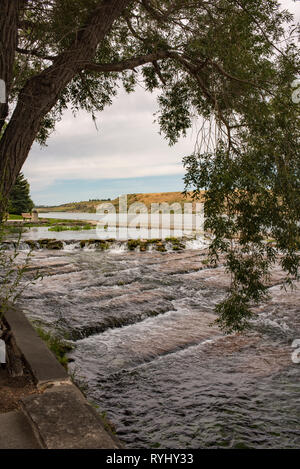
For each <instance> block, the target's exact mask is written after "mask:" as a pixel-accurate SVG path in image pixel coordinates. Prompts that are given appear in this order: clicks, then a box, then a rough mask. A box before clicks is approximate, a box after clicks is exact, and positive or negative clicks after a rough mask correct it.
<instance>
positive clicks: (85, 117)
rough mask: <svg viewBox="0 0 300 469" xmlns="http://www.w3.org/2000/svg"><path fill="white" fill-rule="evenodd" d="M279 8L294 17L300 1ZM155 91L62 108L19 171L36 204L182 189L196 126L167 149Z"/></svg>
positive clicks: (299, 10) (139, 90)
mask: <svg viewBox="0 0 300 469" xmlns="http://www.w3.org/2000/svg"><path fill="white" fill-rule="evenodd" d="M281 4H282V6H283V7H284V8H286V9H289V10H290V11H292V12H293V13H295V15H296V18H297V20H298V21H299V20H300V1H296V2H294V1H293V0H283V1H282V2H281ZM157 110H158V105H157V98H156V95H154V94H151V93H149V92H146V91H145V90H144V89H143V88H142V87H141V86H138V87H137V89H136V91H135V92H134V93H131V94H129V95H128V94H127V93H125V91H124V90H122V88H121V87H120V91H119V94H118V96H117V97H115V98H114V100H113V103H112V105H111V106H109V107H107V108H105V110H104V111H103V112H101V113H98V114H97V127H98V130H97V129H96V127H95V124H94V122H93V121H92V118H91V116H90V115H89V114H87V113H86V112H83V111H81V112H80V113H79V114H78V115H77V117H76V118H74V117H73V115H72V113H71V112H70V111H66V112H65V113H64V115H63V118H62V120H61V121H60V122H59V123H58V124H57V126H56V130H55V133H54V134H52V135H51V137H50V139H49V140H48V142H47V147H44V148H41V147H40V146H39V145H38V144H36V143H35V144H34V145H33V147H32V149H31V151H30V154H29V157H28V159H27V161H26V163H25V165H24V167H23V169H22V171H23V172H24V175H25V177H26V178H27V179H28V181H29V183H30V186H31V196H32V199H33V201H34V203H35V204H36V205H57V204H63V203H67V202H79V201H82V200H89V199H104V198H111V199H112V198H115V197H118V196H119V195H121V194H129V193H145V192H169V191H182V190H183V189H184V184H183V177H184V168H183V165H182V158H183V157H184V156H186V155H189V154H191V153H192V152H193V149H194V144H195V138H196V132H197V129H196V128H195V127H194V128H193V129H191V131H190V132H189V133H188V135H187V137H186V138H182V139H180V140H179V142H178V143H177V144H176V145H174V146H172V147H170V146H169V145H168V142H167V141H166V140H165V139H164V137H163V136H162V135H160V134H159V126H158V124H157V123H155V122H154V116H153V114H154V113H155V112H156V111H157Z"/></svg>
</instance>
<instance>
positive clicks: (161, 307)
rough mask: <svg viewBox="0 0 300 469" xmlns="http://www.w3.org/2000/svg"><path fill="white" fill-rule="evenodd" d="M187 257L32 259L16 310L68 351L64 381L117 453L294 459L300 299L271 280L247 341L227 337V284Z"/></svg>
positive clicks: (220, 272) (77, 252) (47, 255)
mask: <svg viewBox="0 0 300 469" xmlns="http://www.w3.org/2000/svg"><path fill="white" fill-rule="evenodd" d="M188 247H189V248H190V249H186V250H184V251H182V252H171V251H169V252H165V253H161V252H156V251H151V252H136V251H133V252H129V251H127V250H126V249H125V247H124V245H122V244H120V245H116V246H115V247H114V248H113V249H111V250H110V251H97V250H93V249H85V250H81V249H73V248H71V247H70V246H66V249H65V250H62V251H55V252H54V251H47V250H42V249H41V250H37V251H34V253H33V257H32V259H31V267H32V269H35V268H36V267H37V266H38V267H39V268H40V269H41V272H42V273H43V279H41V280H39V281H38V282H37V283H36V284H35V285H31V286H29V287H28V288H27V289H26V291H25V295H24V297H23V299H22V302H21V305H22V307H23V309H24V310H25V312H26V314H27V315H28V317H30V318H31V319H33V320H35V321H37V322H39V323H40V324H41V325H42V327H44V328H46V329H49V330H51V331H53V332H55V333H59V334H61V335H63V336H64V337H67V338H68V340H70V341H71V343H72V344H73V345H74V350H73V351H72V352H71V353H70V359H72V362H71V363H70V365H69V369H70V372H71V373H72V374H73V376H74V377H75V380H77V382H78V383H82V382H84V383H85V384H86V389H85V393H86V394H87V397H88V399H89V400H90V401H92V402H94V403H95V404H97V405H98V406H99V412H101V413H103V412H105V413H106V415H107V417H108V418H109V420H110V421H112V422H113V424H114V425H115V427H116V432H117V435H118V437H119V438H120V439H121V440H122V441H123V442H124V444H125V445H126V447H128V448H164V449H165V448H189V449H193V448H221V447H230V448H244V447H247V448H300V428H299V416H300V415H299V414H300V383H299V375H300V364H299V363H298V364H297V363H293V361H292V359H291V354H292V351H293V349H292V348H291V344H292V342H293V340H294V339H297V338H300V315H299V297H300V295H299V290H294V291H292V292H290V291H287V292H285V291H284V290H282V289H281V283H282V278H283V276H282V273H281V272H280V270H279V269H275V271H274V273H273V276H272V280H271V285H270V293H271V298H270V300H269V301H268V302H266V303H265V304H263V305H261V306H260V307H259V308H257V310H256V312H257V313H258V316H257V319H256V321H255V324H254V328H253V330H252V331H251V333H248V334H247V335H232V336H224V335H223V334H222V333H221V332H220V330H219V329H218V328H217V327H216V325H212V323H213V321H214V319H215V315H214V306H215V304H216V303H217V302H218V301H220V300H221V299H222V298H223V297H224V295H225V292H226V288H227V286H228V283H229V280H228V277H227V276H226V274H225V273H224V269H223V267H222V265H219V266H217V267H216V268H212V266H210V265H209V264H208V263H207V253H206V251H205V250H203V249H202V250H199V249H191V248H195V247H197V246H196V244H194V245H192V244H191V245H189V246H188ZM198 248H199V245H198Z"/></svg>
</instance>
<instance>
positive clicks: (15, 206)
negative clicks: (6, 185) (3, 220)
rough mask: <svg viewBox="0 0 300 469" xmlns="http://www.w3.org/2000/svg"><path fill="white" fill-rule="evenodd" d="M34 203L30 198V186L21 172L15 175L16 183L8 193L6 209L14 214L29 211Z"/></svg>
mask: <svg viewBox="0 0 300 469" xmlns="http://www.w3.org/2000/svg"><path fill="white" fill-rule="evenodd" d="M33 207H34V204H33V202H32V200H31V198H30V186H29V184H28V182H27V180H26V179H25V178H24V176H23V174H22V173H20V174H19V175H18V176H17V180H16V183H15V185H14V187H13V189H12V191H11V193H10V198H9V203H8V211H9V213H12V214H14V215H21V214H22V213H24V212H31V210H32V209H33Z"/></svg>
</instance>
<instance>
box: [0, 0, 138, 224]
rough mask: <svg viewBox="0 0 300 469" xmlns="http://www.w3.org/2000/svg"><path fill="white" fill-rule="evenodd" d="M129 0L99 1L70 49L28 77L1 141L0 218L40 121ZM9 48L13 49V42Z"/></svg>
mask: <svg viewBox="0 0 300 469" xmlns="http://www.w3.org/2000/svg"><path fill="white" fill-rule="evenodd" d="M131 1H132V0H103V1H101V2H99V5H98V7H97V8H95V9H94V11H93V14H92V15H91V18H90V20H89V21H88V23H87V25H86V27H85V28H83V29H82V30H81V32H80V33H79V34H78V37H77V39H76V40H75V41H74V43H73V44H72V46H71V47H70V48H69V49H68V50H66V51H64V52H63V53H62V54H61V55H60V56H58V57H57V59H56V60H55V61H54V62H53V65H51V66H50V67H49V68H47V69H46V70H44V71H43V72H42V73H41V74H39V75H37V76H35V77H33V78H31V79H30V80H29V81H28V82H27V84H26V85H25V87H24V88H23V90H22V91H21V93H20V96H19V98H18V103H17V106H16V108H15V110H14V113H13V115H12V118H11V119H10V122H9V123H8V125H7V127H6V129H5V132H4V134H3V136H2V138H1V140H0V217H1V212H3V210H4V207H3V204H4V200H5V199H6V198H7V197H8V195H9V192H10V190H11V188H12V186H13V184H14V182H15V179H16V177H17V175H18V173H19V172H20V170H21V168H22V166H23V164H24V162H25V160H26V158H27V156H28V153H29V150H30V148H31V146H32V144H33V142H34V140H35V138H36V135H37V133H38V131H39V128H40V125H41V122H42V120H43V118H44V117H45V116H46V114H47V113H48V112H49V111H50V110H51V109H52V107H53V106H54V105H55V103H56V102H57V100H58V97H59V95H60V93H61V92H62V91H63V89H64V88H65V87H66V85H67V84H68V83H69V82H70V81H71V80H72V78H73V77H74V76H75V75H76V74H77V73H78V72H79V71H80V70H82V69H83V68H84V67H85V66H86V65H87V64H88V63H89V62H90V61H91V60H92V59H93V57H94V55H95V52H96V49H97V46H98V44H99V43H101V42H102V41H103V39H104V38H105V36H106V35H107V33H108V32H109V31H110V29H111V27H112V24H113V22H114V21H115V20H116V19H117V18H118V17H119V16H120V15H121V13H122V11H123V9H124V8H125V7H126V6H127V5H129V4H130V3H131ZM0 2H3V0H0ZM10 2H11V3H14V2H15V3H18V2H17V0H4V3H10ZM9 47H13V43H11V44H10V45H9ZM13 53H14V51H13ZM1 201H2V202H1ZM1 205H2V207H1Z"/></svg>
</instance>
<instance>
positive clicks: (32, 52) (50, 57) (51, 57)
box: [16, 47, 57, 61]
mask: <svg viewBox="0 0 300 469" xmlns="http://www.w3.org/2000/svg"><path fill="white" fill-rule="evenodd" d="M16 51H17V52H19V54H24V55H34V56H35V57H38V58H39V59H43V60H52V61H53V60H55V59H56V58H57V56H54V55H44V54H41V53H40V52H39V51H38V50H36V49H34V50H27V49H22V48H21V47H17V48H16Z"/></svg>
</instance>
